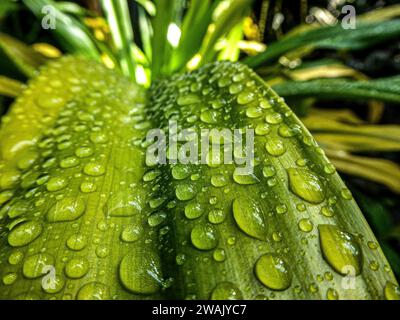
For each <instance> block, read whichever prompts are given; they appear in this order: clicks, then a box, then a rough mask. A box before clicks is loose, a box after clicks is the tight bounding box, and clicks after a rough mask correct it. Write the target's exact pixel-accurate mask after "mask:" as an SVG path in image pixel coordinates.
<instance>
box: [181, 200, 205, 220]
mask: <svg viewBox="0 0 400 320" xmlns="http://www.w3.org/2000/svg"><path fill="white" fill-rule="evenodd" d="M203 212H204V210H203V208H202V206H201V204H200V203H198V202H191V203H188V204H187V205H186V206H185V216H186V218H188V219H197V218H198V217H200V216H201V215H202V214H203Z"/></svg>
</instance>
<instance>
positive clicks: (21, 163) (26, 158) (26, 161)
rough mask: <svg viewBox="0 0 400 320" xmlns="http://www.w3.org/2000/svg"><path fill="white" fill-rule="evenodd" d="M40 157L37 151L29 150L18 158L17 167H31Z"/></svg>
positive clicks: (23, 168)
mask: <svg viewBox="0 0 400 320" xmlns="http://www.w3.org/2000/svg"><path fill="white" fill-rule="evenodd" d="M38 158H39V154H38V153H37V152H36V151H28V152H26V153H24V154H23V156H21V157H20V158H19V159H18V162H17V167H18V169H21V170H26V169H29V168H30V167H32V166H33V164H34V163H35V162H36V160H37V159H38Z"/></svg>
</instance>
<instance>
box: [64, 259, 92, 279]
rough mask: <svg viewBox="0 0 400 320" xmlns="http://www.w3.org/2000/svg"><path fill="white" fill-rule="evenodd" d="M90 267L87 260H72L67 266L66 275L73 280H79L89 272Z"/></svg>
mask: <svg viewBox="0 0 400 320" xmlns="http://www.w3.org/2000/svg"><path fill="white" fill-rule="evenodd" d="M89 266H90V265H89V261H88V260H86V259H85V258H72V259H71V260H69V261H68V262H67V264H66V265H65V274H66V275H67V277H69V278H71V279H79V278H82V277H83V276H84V275H85V274H86V273H87V272H88V271H89Z"/></svg>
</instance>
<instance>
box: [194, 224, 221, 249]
mask: <svg viewBox="0 0 400 320" xmlns="http://www.w3.org/2000/svg"><path fill="white" fill-rule="evenodd" d="M190 238H191V240H192V244H193V245H194V246H195V247H196V248H197V249H200V250H211V249H214V248H215V247H216V246H217V244H218V235H217V231H216V230H215V228H214V227H213V226H212V225H210V224H198V225H196V226H195V227H194V228H193V229H192V232H191V234H190Z"/></svg>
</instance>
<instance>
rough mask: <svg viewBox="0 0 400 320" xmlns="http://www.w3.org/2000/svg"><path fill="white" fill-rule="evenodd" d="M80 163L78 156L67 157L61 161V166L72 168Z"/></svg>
mask: <svg viewBox="0 0 400 320" xmlns="http://www.w3.org/2000/svg"><path fill="white" fill-rule="evenodd" d="M78 164H79V159H78V158H77V157H66V158H64V159H62V160H61V161H60V167H61V168H72V167H76V166H77V165H78Z"/></svg>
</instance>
